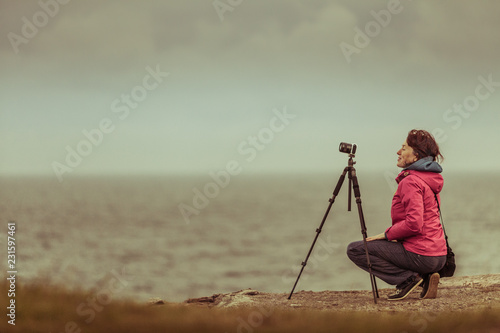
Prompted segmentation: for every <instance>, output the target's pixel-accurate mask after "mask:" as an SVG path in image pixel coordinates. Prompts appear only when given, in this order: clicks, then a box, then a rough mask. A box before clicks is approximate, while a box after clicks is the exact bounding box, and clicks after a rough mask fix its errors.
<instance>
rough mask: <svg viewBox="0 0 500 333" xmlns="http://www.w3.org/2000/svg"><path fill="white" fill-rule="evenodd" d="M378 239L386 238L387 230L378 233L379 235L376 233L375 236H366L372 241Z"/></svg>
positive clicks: (367, 239) (368, 240)
mask: <svg viewBox="0 0 500 333" xmlns="http://www.w3.org/2000/svg"><path fill="white" fill-rule="evenodd" d="M378 239H386V238H385V232H383V233H381V234H378V235H375V236H371V237H366V241H367V242H371V241H374V240H378Z"/></svg>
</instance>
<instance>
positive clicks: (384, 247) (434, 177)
mask: <svg viewBox="0 0 500 333" xmlns="http://www.w3.org/2000/svg"><path fill="white" fill-rule="evenodd" d="M397 154H398V156H399V157H398V163H397V166H398V167H400V168H403V170H402V171H401V173H400V174H399V175H398V176H397V177H396V182H397V183H398V189H397V190H396V193H395V194H394V197H393V199H392V208H391V217H392V226H391V227H389V228H387V230H385V232H383V233H381V234H378V235H376V236H372V237H367V239H366V240H367V247H368V253H369V255H370V262H371V265H372V273H373V274H374V275H375V276H377V277H378V278H380V279H382V280H383V281H385V282H387V283H388V284H391V285H396V293H394V294H393V295H390V296H389V297H388V299H389V300H401V299H404V298H405V297H406V296H408V295H409V294H410V293H411V292H412V291H413V290H415V288H417V286H419V285H422V286H423V290H422V293H421V294H420V297H421V298H435V297H436V295H437V286H438V283H439V274H438V273H436V272H437V271H439V270H440V269H441V268H442V267H443V266H444V264H445V262H446V241H445V239H444V233H443V229H442V227H441V223H440V218H439V210H438V205H437V202H436V198H438V197H439V195H438V194H439V192H441V189H442V188H443V177H442V176H441V174H440V173H441V172H442V171H443V169H442V168H441V166H440V165H439V164H438V162H439V161H441V160H442V158H443V156H442V155H441V153H440V151H439V146H438V144H437V143H436V141H435V140H434V138H433V137H432V135H431V134H430V133H429V132H427V131H423V130H411V131H410V132H409V133H408V137H407V138H406V141H405V142H404V143H403V145H402V147H401V149H400V150H399V151H398V152H397ZM347 255H348V256H349V258H350V259H351V260H352V261H353V262H354V263H355V264H356V265H357V266H359V267H360V268H362V269H364V270H366V271H368V265H367V260H366V253H365V248H364V243H363V241H358V242H353V243H351V244H349V246H348V248H347Z"/></svg>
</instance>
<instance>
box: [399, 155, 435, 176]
mask: <svg viewBox="0 0 500 333" xmlns="http://www.w3.org/2000/svg"><path fill="white" fill-rule="evenodd" d="M404 170H416V171H428V172H436V173H441V172H443V168H442V167H441V166H440V165H439V163H438V162H434V159H433V158H432V156H427V157H424V158H421V159H419V160H418V161H416V162H414V163H413V164H411V165H410V166H409V167H407V168H405V169H404Z"/></svg>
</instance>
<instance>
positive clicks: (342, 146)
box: [339, 142, 356, 154]
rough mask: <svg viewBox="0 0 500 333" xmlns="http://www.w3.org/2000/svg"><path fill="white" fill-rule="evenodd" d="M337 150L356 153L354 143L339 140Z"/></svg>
mask: <svg viewBox="0 0 500 333" xmlns="http://www.w3.org/2000/svg"><path fill="white" fill-rule="evenodd" d="M339 151H340V152H341V153H346V154H355V153H356V144H351V143H346V142H341V143H340V145H339Z"/></svg>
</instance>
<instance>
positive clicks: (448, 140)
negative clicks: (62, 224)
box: [0, 0, 500, 178]
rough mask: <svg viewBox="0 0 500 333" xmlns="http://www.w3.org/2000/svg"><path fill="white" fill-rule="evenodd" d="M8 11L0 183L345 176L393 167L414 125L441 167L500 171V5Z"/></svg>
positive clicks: (207, 5) (142, 5)
mask: <svg viewBox="0 0 500 333" xmlns="http://www.w3.org/2000/svg"><path fill="white" fill-rule="evenodd" d="M0 11H1V12H0V22H1V23H0V25H1V30H0V35H1V38H2V39H1V41H2V42H1V44H0V57H1V58H0V59H1V62H0V80H1V81H0V82H1V89H0V94H1V98H0V153H1V155H0V157H1V158H0V174H12V173H22V174H30V173H36V174H40V173H43V174H52V175H54V177H56V176H57V174H58V173H59V176H61V177H62V178H64V177H67V176H70V175H79V174H82V175H83V174H87V173H106V174H110V173H111V174H123V173H125V174H127V173H147V174H153V173H178V172H198V173H207V172H210V171H217V170H222V169H225V168H226V167H227V164H228V163H229V164H231V163H230V161H235V163H237V165H239V166H240V167H241V168H242V170H245V172H248V173H257V172H275V171H282V172H302V171H307V172H310V171H325V170H331V169H335V170H337V169H336V168H339V167H343V166H344V165H345V163H346V155H344V154H341V153H339V152H338V144H339V142H341V141H347V142H355V143H357V144H358V146H359V147H358V153H357V160H358V170H359V169H361V168H363V169H367V170H368V169H369V170H397V168H396V167H395V164H396V151H397V150H398V149H399V147H400V145H401V144H402V143H403V141H404V139H405V137H406V134H407V132H408V131H409V130H410V129H412V128H422V129H426V130H429V131H433V132H435V133H439V137H440V138H439V141H440V143H441V148H442V151H443V155H444V156H445V162H444V163H443V167H444V168H445V170H470V171H474V170H477V168H481V169H498V168H500V155H499V149H498V143H499V142H500V140H499V139H500V134H499V133H500V131H499V121H500V113H499V106H500V66H499V61H500V60H499V59H500V39H499V38H498V34H499V31H500V20H498V13H499V12H500V2H498V1H493V0H491V1H467V0H453V1H452V0H448V1H439V2H438V1H430V0H429V1H424V0H420V1H409V0H401V1H400V2H399V3H398V2H396V1H395V0H391V1H369V2H368V1H352V0H345V1H331V0H312V1H298V0H278V1H270V0H242V1H237V0H231V1H229V0H220V1H215V2H213V1H200V0H190V1H181V0H178V1H173V0H169V1H148V0H145V1H129V0H116V1H90V0H87V1H76V0H73V1H68V0H64V1H63V0H58V1H56V0H41V1H6V0H1V1H0ZM233 166H234V165H233ZM55 170H57V171H55ZM339 171H340V170H339Z"/></svg>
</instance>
